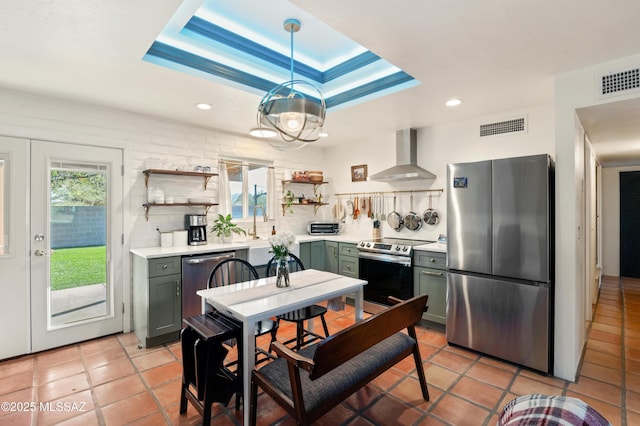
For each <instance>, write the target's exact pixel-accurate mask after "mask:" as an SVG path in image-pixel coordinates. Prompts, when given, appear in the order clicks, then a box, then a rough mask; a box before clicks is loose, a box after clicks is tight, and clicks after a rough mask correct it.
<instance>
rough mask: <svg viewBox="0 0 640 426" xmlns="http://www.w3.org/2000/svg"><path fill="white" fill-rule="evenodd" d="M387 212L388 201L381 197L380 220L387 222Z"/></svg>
mask: <svg viewBox="0 0 640 426" xmlns="http://www.w3.org/2000/svg"><path fill="white" fill-rule="evenodd" d="M385 210H387V199H386V198H384V195H381V196H380V220H381V221H383V220H387V215H386V214H385Z"/></svg>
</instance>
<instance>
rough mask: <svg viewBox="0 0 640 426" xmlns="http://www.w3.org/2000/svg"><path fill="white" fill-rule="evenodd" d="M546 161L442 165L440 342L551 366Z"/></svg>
mask: <svg viewBox="0 0 640 426" xmlns="http://www.w3.org/2000/svg"><path fill="white" fill-rule="evenodd" d="M553 181H554V180H553V163H552V160H551V158H550V157H549V156H548V155H534V156H527V157H518V158H507V159H499V160H489V161H480V162H475V163H465V164H449V165H448V167H447V190H448V196H447V237H448V244H447V266H448V269H449V272H448V274H447V325H446V327H447V328H446V334H447V340H448V341H449V342H450V343H454V344H457V345H460V346H464V347H467V348H471V349H474V350H477V351H480V352H484V353H486V354H490V355H493V356H496V357H499V358H502V359H505V360H508V361H512V362H515V363H518V364H521V365H524V366H527V367H530V368H533V369H536V370H540V371H544V372H548V373H551V372H552V368H553V291H554V289H553V273H554V267H553V248H554V238H553V237H554V229H553V215H554V205H553V185H554V184H553Z"/></svg>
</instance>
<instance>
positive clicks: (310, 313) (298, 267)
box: [267, 254, 329, 350]
mask: <svg viewBox="0 0 640 426" xmlns="http://www.w3.org/2000/svg"><path fill="white" fill-rule="evenodd" d="M276 267H277V262H276V261H275V258H274V257H272V258H271V259H269V262H268V263H267V276H268V277H273V276H275V275H276ZM303 270H304V265H303V264H302V261H301V260H300V259H299V258H298V257H297V256H296V255H294V254H289V272H296V271H303ZM326 313H327V308H325V307H324V306H320V305H311V306H306V307H304V308H300V309H296V310H293V311H291V312H287V313H286V314H282V315H278V317H277V322H278V324H279V323H280V320H283V321H289V322H293V323H295V324H296V337H295V339H289V340H287V341H285V342H283V343H284V344H285V345H288V344H290V343H293V342H296V344H295V349H296V350H298V349H300V348H302V347H304V346H307V345H308V344H309V343H311V342H314V341H316V340H322V339H324V338H325V337H329V329H328V328H327V322H326V320H325V318H324V314H326ZM316 317H320V321H322V328H324V337H323V336H321V335H319V334H317V333H314V332H313V331H311V330H308V329H306V328H305V327H304V322H305V321H308V320H312V319H313V318H316ZM305 339H306V340H305Z"/></svg>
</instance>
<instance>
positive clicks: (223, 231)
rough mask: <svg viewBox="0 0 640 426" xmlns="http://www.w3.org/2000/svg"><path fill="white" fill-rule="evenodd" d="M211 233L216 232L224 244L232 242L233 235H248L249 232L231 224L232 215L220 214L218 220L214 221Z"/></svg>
mask: <svg viewBox="0 0 640 426" xmlns="http://www.w3.org/2000/svg"><path fill="white" fill-rule="evenodd" d="M211 232H215V234H216V236H217V237H218V238H220V239H221V240H222V242H223V243H226V242H230V241H231V237H232V235H231V233H234V234H243V235H247V231H245V230H244V229H242V228H240V227H239V226H238V225H237V224H235V223H232V222H231V214H228V215H226V216H224V215H221V214H218V218H217V219H216V220H214V221H213V226H212V227H211Z"/></svg>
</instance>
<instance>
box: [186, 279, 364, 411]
mask: <svg viewBox="0 0 640 426" xmlns="http://www.w3.org/2000/svg"><path fill="white" fill-rule="evenodd" d="M290 283H291V285H290V286H289V287H286V288H278V287H276V278H275V277H267V278H261V279H258V280H252V281H246V282H242V283H237V284H231V285H226V286H222V287H215V288H210V289H206V290H199V291H198V292H197V294H198V295H199V296H200V297H201V298H202V311H203V312H205V303H208V304H210V305H211V306H213V307H214V308H215V309H216V310H217V311H219V312H221V313H223V314H225V315H228V316H230V317H232V318H235V319H237V320H239V321H241V322H242V326H243V327H242V351H243V357H242V360H241V362H242V371H243V374H242V389H243V411H244V413H243V415H244V424H249V401H250V399H249V398H250V392H251V389H250V384H251V371H252V370H253V369H254V368H255V337H254V333H255V325H256V322H257V321H261V320H264V319H267V318H271V317H275V316H277V315H280V314H284V313H286V312H289V311H292V310H295V309H299V308H304V307H305V306H310V305H313V304H314V303H318V302H321V301H324V300H329V299H333V298H335V297H339V296H342V295H345V294H347V293H354V294H355V320H356V321H361V320H362V319H363V318H364V312H363V302H362V301H363V289H364V285H365V284H367V282H366V281H365V280H361V279H356V278H349V277H345V276H343V275H338V274H334V273H332V272H326V271H318V270H315V269H306V270H303V271H298V272H292V273H291V274H290Z"/></svg>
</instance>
